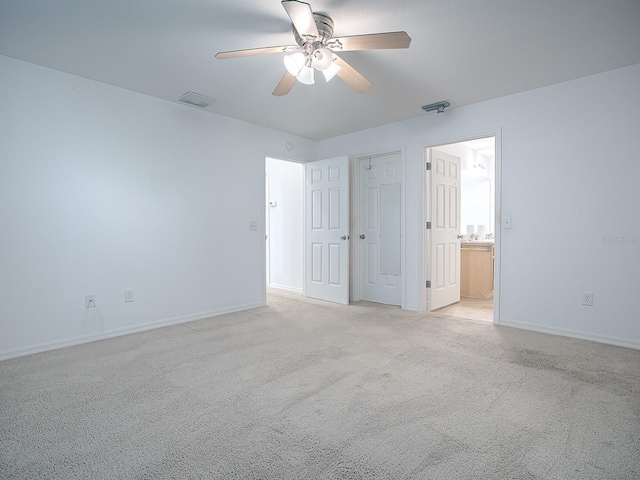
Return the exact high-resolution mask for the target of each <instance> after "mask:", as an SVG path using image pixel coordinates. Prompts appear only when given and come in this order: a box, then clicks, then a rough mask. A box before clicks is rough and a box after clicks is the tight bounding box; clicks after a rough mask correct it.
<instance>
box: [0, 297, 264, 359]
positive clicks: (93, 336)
mask: <svg viewBox="0 0 640 480" xmlns="http://www.w3.org/2000/svg"><path fill="white" fill-rule="evenodd" d="M264 305H265V303H264V302H262V303H252V304H247V305H239V306H236V307H230V308H223V309H220V310H209V311H207V312H200V313H194V314H191V315H184V316H181V317H174V318H168V319H165V320H158V321H155V322H147V323H141V324H139V325H132V326H129V327H123V328H115V329H113V330H107V331H104V332H100V333H90V334H87V335H80V336H77V337H71V338H65V339H63V340H55V341H53V342H45V343H39V344H37V345H30V346H28V347H20V348H14V349H11V350H5V351H3V352H0V360H8V359H10V358H16V357H22V356H25V355H31V354H34V353H41V352H48V351H50V350H57V349H59V348H64V347H72V346H74V345H81V344H83V343H90V342H95V341H97V340H104V339H106V338H113V337H120V336H122V335H129V334H131V333H138V332H143V331H145V330H153V329H156V328H162V327H168V326H171V325H178V324H182V323H188V322H194V321H196V320H203V319H205V318H210V317H218V316H220V315H226V314H228V313H234V312H241V311H245V310H250V309H252V308H258V307H263V306H264Z"/></svg>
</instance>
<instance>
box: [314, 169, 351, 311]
mask: <svg viewBox="0 0 640 480" xmlns="http://www.w3.org/2000/svg"><path fill="white" fill-rule="evenodd" d="M305 212H306V219H305V227H306V248H305V262H306V279H305V283H306V294H307V296H308V297H313V298H318V299H320V300H327V301H330V302H336V303H342V304H345V305H347V304H348V303H349V159H348V157H346V156H345V157H337V158H330V159H327V160H320V161H317V162H312V163H307V164H306V194H305Z"/></svg>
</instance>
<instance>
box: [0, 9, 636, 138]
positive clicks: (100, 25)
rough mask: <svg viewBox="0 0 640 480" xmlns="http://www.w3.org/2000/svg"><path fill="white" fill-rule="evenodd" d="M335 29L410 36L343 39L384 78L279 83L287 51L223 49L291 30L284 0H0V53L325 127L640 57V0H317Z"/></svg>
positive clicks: (155, 92)
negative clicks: (360, 89)
mask: <svg viewBox="0 0 640 480" xmlns="http://www.w3.org/2000/svg"><path fill="white" fill-rule="evenodd" d="M310 3H311V6H312V7H313V10H314V11H317V12H323V13H325V14H328V15H330V16H331V17H332V18H333V20H334V22H335V32H334V35H335V36H345V35H356V34H365V33H376V32H384V31H397V30H404V31H406V32H407V33H408V34H409V36H410V37H411V38H412V43H411V46H410V48H409V49H408V50H378V51H363V52H345V53H343V54H341V55H342V57H343V58H344V59H345V60H347V61H348V62H349V63H351V64H352V65H353V66H354V67H356V68H357V69H358V70H359V71H361V72H362V73H363V74H364V75H365V76H366V77H367V78H369V79H370V80H371V81H372V82H373V83H374V84H375V87H374V88H373V90H371V91H370V92H367V93H363V94H358V93H356V92H354V91H353V90H352V89H351V88H349V87H348V86H347V85H346V84H345V83H344V82H342V81H341V80H340V79H339V78H335V79H334V80H332V81H331V82H330V83H326V82H325V81H324V79H319V80H318V81H317V82H316V84H315V85H314V86H312V87H308V86H305V85H302V84H299V83H298V84H296V85H294V87H293V89H292V91H291V93H290V94H289V95H287V96H286V97H274V96H272V95H271V92H272V91H273V89H274V87H275V86H276V84H277V83H278V81H279V80H280V78H281V77H282V75H283V74H284V72H285V68H284V65H283V62H282V55H283V54H272V55H263V56H255V57H245V58H238V59H229V60H217V59H215V58H214V55H215V53H216V52H218V51H224V50H236V49H244V48H253V47H260V46H273V45H290V44H293V43H294V41H293V35H292V32H291V24H290V23H289V20H288V17H287V15H286V12H285V11H284V9H283V8H282V6H281V5H280V2H279V1H278V0H237V1H228V0H225V1H221V0H209V1H204V0H167V1H163V2H158V1H154V0H110V1H108V2H98V1H97V0H59V1H56V2H52V1H50V0H28V1H27V0H25V1H15V0H0V54H2V55H7V56H10V57H14V58H18V59H21V60H25V61H27V62H32V63H35V64H38V65H43V66H46V67H50V68H54V69H57V70H61V71H64V72H68V73H72V74H76V75H80V76H82V77H86V78H90V79H94V80H98V81H101V82H104V83H108V84H111V85H116V86H119V87H123V88H126V89H129V90H133V91H136V92H140V93H144V94H147V95H151V96H154V97H158V98H163V99H166V100H170V101H176V100H177V99H178V98H179V97H180V96H181V95H182V94H183V93H185V92H186V91H189V90H191V91H195V92H198V93H201V94H204V95H208V96H211V97H214V98H215V99H216V100H217V101H216V103H214V104H213V105H211V106H209V107H207V109H206V110H208V111H211V112H215V113H219V114H221V115H226V116H230V117H234V118H238V119H241V120H246V121H248V122H252V123H256V124H259V125H264V126H267V127H271V128H275V129H278V130H282V131H286V132H290V133H292V134H296V135H300V136H303V137H307V138H310V139H316V140H319V139H324V138H328V137H333V136H337V135H342V134H345V133H349V132H353V131H358V130H362V129H365V128H369V127H373V126H377V125H382V124H387V123H391V122H395V121H398V120H403V119H407V118H411V117H416V116H420V115H433V113H430V114H425V113H424V112H422V110H421V109H420V106H421V105H425V104H429V103H433V102H435V101H439V100H444V99H448V100H449V101H450V102H451V108H455V107H458V106H462V105H468V104H472V103H476V102H480V101H483V100H487V99H491V98H497V97H501V96H504V95H509V94H512V93H517V92H521V91H525V90H529V89H532V88H537V87H541V86H545V85H550V84H554V83H558V82H562V81H566V80H571V79H574V78H578V77H582V76H586V75H590V74H594V73H599V72H603V71H606V70H611V69H614V68H618V67H622V66H626V65H631V64H636V63H640V0H597V1H596V0H537V1H530V0H484V1H482V2H480V1H478V0H395V1H393V2H390V1H388V0H384V1H383V0H350V1H345V0H315V1H312V2H310Z"/></svg>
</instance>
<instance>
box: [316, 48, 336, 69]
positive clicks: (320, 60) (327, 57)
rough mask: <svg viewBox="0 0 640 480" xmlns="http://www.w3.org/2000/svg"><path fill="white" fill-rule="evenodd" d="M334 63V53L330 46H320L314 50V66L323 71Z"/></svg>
mask: <svg viewBox="0 0 640 480" xmlns="http://www.w3.org/2000/svg"><path fill="white" fill-rule="evenodd" d="M332 63H333V55H332V54H331V50H329V49H328V48H324V47H323V48H319V49H317V50H316V51H315V52H313V67H314V68H315V69H316V70H318V71H320V72H322V71H324V70H326V69H327V68H329V67H330V66H331V64H332Z"/></svg>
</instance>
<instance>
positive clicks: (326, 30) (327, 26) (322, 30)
mask: <svg viewBox="0 0 640 480" xmlns="http://www.w3.org/2000/svg"><path fill="white" fill-rule="evenodd" d="M313 19H314V20H315V21H316V27H317V28H318V33H319V34H320V38H317V39H315V41H314V43H320V44H321V45H322V46H323V47H324V46H326V45H327V42H328V41H329V39H330V38H331V37H332V36H333V20H331V17H329V16H327V15H324V14H322V13H314V14H313ZM292 28H293V37H294V38H295V39H296V43H297V44H298V45H300V46H301V47H304V45H305V43H307V42H309V39H305V38H303V37H301V36H300V34H299V33H298V31H297V30H296V27H295V26H292Z"/></svg>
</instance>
